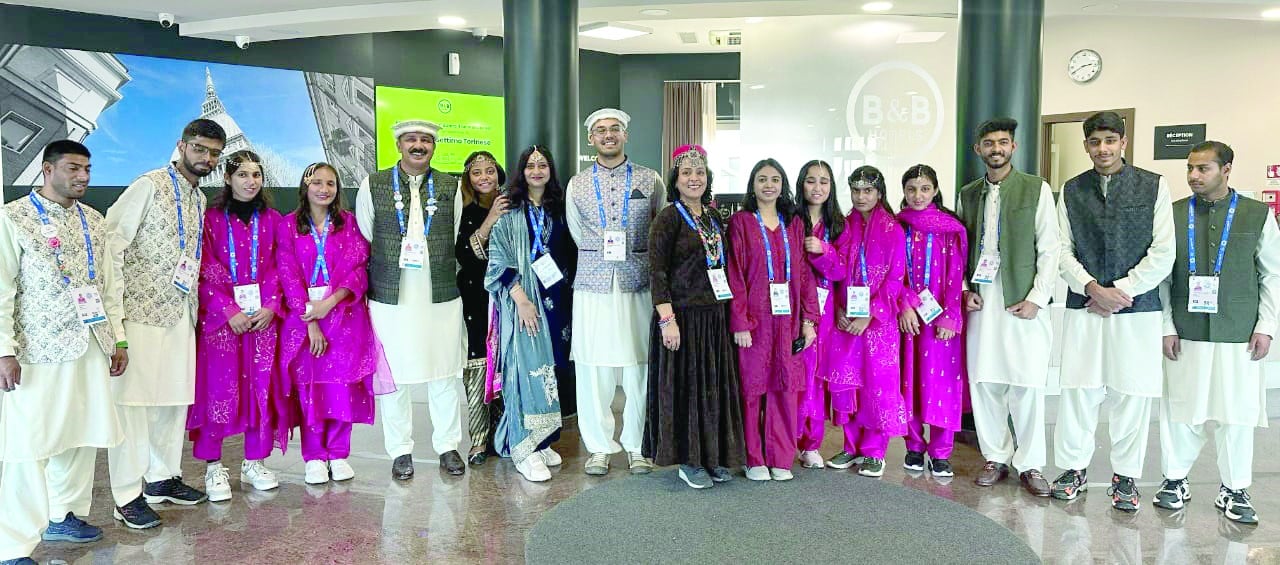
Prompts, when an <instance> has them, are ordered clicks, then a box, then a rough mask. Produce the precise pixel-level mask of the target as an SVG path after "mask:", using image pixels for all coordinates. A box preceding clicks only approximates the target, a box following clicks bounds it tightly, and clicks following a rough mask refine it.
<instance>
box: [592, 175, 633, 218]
mask: <svg viewBox="0 0 1280 565" xmlns="http://www.w3.org/2000/svg"><path fill="white" fill-rule="evenodd" d="M591 182H592V183H593V184H595V187H596V209H597V210H599V211H600V229H602V230H603V229H609V222H608V221H606V220H605V216H604V195H602V194H601V193H600V163H594V164H592V165H591ZM630 217H631V163H627V192H626V194H623V195H622V231H626V230H627V224H629V223H630V222H629V221H628V218H630Z"/></svg>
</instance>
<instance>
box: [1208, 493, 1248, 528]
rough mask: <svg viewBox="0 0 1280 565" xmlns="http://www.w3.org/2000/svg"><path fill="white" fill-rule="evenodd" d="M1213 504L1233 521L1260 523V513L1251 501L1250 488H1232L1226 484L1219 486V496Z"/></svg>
mask: <svg viewBox="0 0 1280 565" xmlns="http://www.w3.org/2000/svg"><path fill="white" fill-rule="evenodd" d="M1213 505H1214V506H1216V507H1218V510H1221V511H1222V515H1223V516H1226V517H1227V519H1228V520H1231V521H1232V522H1236V523H1240V524H1250V525H1253V524H1257V523H1258V513H1257V512H1256V511H1254V509H1253V504H1252V503H1251V502H1250V501H1249V490H1248V489H1239V490H1231V489H1229V488H1227V487H1226V485H1222V486H1219V487H1218V498H1217V499H1215V500H1214V501H1213Z"/></svg>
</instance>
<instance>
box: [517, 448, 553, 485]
mask: <svg viewBox="0 0 1280 565" xmlns="http://www.w3.org/2000/svg"><path fill="white" fill-rule="evenodd" d="M516 470H517V471H519V472H520V476H522V477H524V480H526V481H529V482H531V483H541V482H544V481H549V480H551V470H550V469H548V468H547V463H546V461H543V459H542V457H541V456H540V455H538V454H537V453H533V454H530V455H529V456H528V457H525V458H524V460H522V461H520V462H519V463H516Z"/></svg>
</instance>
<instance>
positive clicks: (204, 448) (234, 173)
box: [187, 151, 293, 502]
mask: <svg viewBox="0 0 1280 565" xmlns="http://www.w3.org/2000/svg"><path fill="white" fill-rule="evenodd" d="M261 163H262V160H261V159H260V158H259V157H258V156H257V155H256V154H254V153H253V152H251V151H237V152H235V153H233V154H231V155H230V156H229V157H228V158H227V172H226V175H227V176H226V187H225V188H224V189H223V191H222V195H221V196H219V197H218V198H216V199H214V202H213V205H212V206H210V207H209V209H208V210H206V211H205V214H204V238H203V242H202V245H203V247H204V248H203V256H202V257H201V261H200V312H199V317H198V319H199V325H198V327H197V331H196V391H195V404H193V405H192V406H191V409H190V410H189V411H188V413H187V430H188V431H189V435H190V437H191V441H192V442H193V443H194V445H193V446H192V453H193V454H194V455H195V457H196V458H199V459H203V460H205V461H208V462H209V466H208V468H207V469H206V471H205V489H206V490H207V491H208V493H209V500H210V501H213V502H218V501H223V500H230V499H231V486H230V483H229V480H228V473H227V470H226V468H225V467H223V465H222V462H221V459H222V441H223V440H224V439H226V438H228V437H230V436H234V435H237V434H244V436H245V437H244V451H245V454H244V456H245V458H244V462H243V463H242V464H241V466H240V480H241V482H243V483H250V484H252V485H253V487H254V488H256V489H258V490H270V489H273V488H276V487H277V486H279V482H278V481H277V480H276V476H275V473H274V472H272V471H271V470H270V469H267V467H266V466H265V465H263V463H262V460H263V459H265V458H266V457H267V456H268V455H270V454H271V449H272V447H273V446H274V445H278V446H280V450H281V451H284V449H285V447H286V446H287V445H288V443H289V429H290V428H291V427H292V420H293V418H292V417H291V415H290V412H291V411H290V409H289V405H290V403H289V399H288V398H287V396H288V393H289V391H288V386H287V384H286V382H285V379H284V378H283V377H282V376H281V375H280V373H279V372H278V371H277V370H276V362H275V361H276V338H277V334H278V331H279V319H278V314H279V312H281V311H282V307H281V303H280V300H281V294H280V281H279V277H278V276H277V272H276V257H275V255H276V253H275V250H276V246H275V241H276V240H275V233H276V229H277V225H278V224H279V223H280V222H281V220H282V218H281V216H280V213H279V212H276V211H275V210H273V209H271V207H270V206H268V204H267V201H266V199H265V195H264V193H263V192H262V184H263V176H262V165H261Z"/></svg>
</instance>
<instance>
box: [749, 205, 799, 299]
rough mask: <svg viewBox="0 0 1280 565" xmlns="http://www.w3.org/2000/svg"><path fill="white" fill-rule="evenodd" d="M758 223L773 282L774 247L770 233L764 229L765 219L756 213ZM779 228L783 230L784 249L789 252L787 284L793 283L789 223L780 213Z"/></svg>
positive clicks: (770, 280)
mask: <svg viewBox="0 0 1280 565" xmlns="http://www.w3.org/2000/svg"><path fill="white" fill-rule="evenodd" d="M756 223H758V224H760V237H761V238H763V239H764V260H765V261H766V263H765V264H766V265H768V267H769V282H771V283H772V282H773V279H774V277H773V246H772V245H770V244H769V232H768V231H766V230H765V229H764V218H761V217H760V212H759V211H757V212H756ZM778 228H780V229H781V230H782V247H784V248H786V250H787V255H786V257H787V282H791V239H790V238H788V237H787V222H786V221H784V220H783V219H782V213H781V212H779V213H778Z"/></svg>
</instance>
